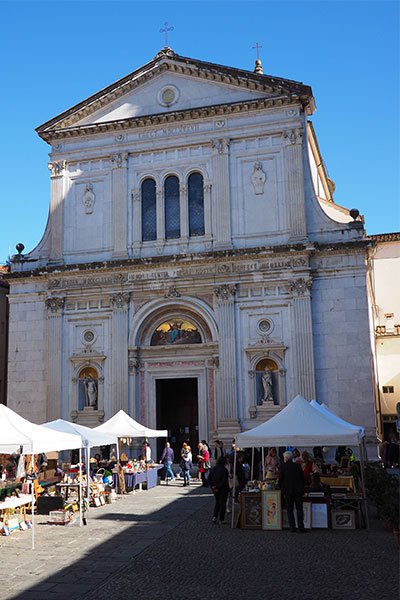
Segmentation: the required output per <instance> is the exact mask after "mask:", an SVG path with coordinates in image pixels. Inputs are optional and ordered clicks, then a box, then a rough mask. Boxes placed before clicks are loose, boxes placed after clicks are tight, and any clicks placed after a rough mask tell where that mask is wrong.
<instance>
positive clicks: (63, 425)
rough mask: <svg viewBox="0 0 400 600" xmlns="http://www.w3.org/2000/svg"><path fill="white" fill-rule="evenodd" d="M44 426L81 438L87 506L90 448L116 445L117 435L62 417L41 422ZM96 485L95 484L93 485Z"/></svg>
mask: <svg viewBox="0 0 400 600" xmlns="http://www.w3.org/2000/svg"><path fill="white" fill-rule="evenodd" d="M43 425H44V427H49V428H50V429H52V430H53V431H59V432H60V433H73V434H75V435H79V436H80V438H81V445H82V448H84V450H85V466H86V499H87V503H88V506H89V498H90V475H89V474H90V449H91V448H94V447H97V446H107V445H113V444H115V446H117V447H118V437H117V436H116V435H113V434H110V433H106V432H103V431H98V430H97V429H91V428H90V427H85V426H84V425H78V424H77V423H70V422H69V421H64V420H63V419H56V420H55V421H49V422H48V423H44V424H43ZM95 487H96V486H95ZM97 487H98V486H97Z"/></svg>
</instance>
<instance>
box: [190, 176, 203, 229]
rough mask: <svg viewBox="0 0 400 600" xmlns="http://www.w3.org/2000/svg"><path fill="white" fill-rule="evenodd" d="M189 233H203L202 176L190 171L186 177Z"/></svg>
mask: <svg viewBox="0 0 400 600" xmlns="http://www.w3.org/2000/svg"><path fill="white" fill-rule="evenodd" d="M188 204H189V235H190V236H194V235H204V186H203V176H202V175H201V174H200V173H192V174H191V175H190V176H189V179H188Z"/></svg>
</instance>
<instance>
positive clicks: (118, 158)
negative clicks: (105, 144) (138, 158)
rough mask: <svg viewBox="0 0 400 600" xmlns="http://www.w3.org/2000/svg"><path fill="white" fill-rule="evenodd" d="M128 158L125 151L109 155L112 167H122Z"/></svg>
mask: <svg viewBox="0 0 400 600" xmlns="http://www.w3.org/2000/svg"><path fill="white" fill-rule="evenodd" d="M127 160H128V153H127V152H119V153H118V154H112V155H111V162H112V166H113V167H114V169H122V167H125V166H126V163H127Z"/></svg>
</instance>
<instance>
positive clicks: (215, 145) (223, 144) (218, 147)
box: [211, 138, 230, 154]
mask: <svg viewBox="0 0 400 600" xmlns="http://www.w3.org/2000/svg"><path fill="white" fill-rule="evenodd" d="M229 145H230V141H229V140H228V139H227V138H222V139H220V140H211V149H212V152H213V154H227V153H228V150H229Z"/></svg>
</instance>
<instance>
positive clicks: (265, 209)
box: [8, 48, 376, 444]
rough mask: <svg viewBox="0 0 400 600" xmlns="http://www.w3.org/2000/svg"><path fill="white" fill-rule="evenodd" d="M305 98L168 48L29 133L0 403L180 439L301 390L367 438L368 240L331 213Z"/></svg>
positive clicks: (307, 94)
mask: <svg viewBox="0 0 400 600" xmlns="http://www.w3.org/2000/svg"><path fill="white" fill-rule="evenodd" d="M314 110H315V106H314V99H313V96H312V90H311V88H310V87H309V86H306V85H304V84H302V83H298V82H295V81H291V80H285V79H281V78H277V77H271V76H268V75H264V74H263V73H262V69H261V65H260V63H257V65H256V72H251V71H244V70H240V69H235V68H230V67H224V66H221V65H216V64H212V63H207V62H203V61H199V60H194V59H191V58H187V57H183V56H180V55H177V54H175V53H174V52H173V51H172V50H171V49H169V48H164V49H163V50H162V51H160V52H159V53H158V54H157V56H156V57H155V58H154V59H153V60H152V61H150V62H149V63H148V64H146V65H144V66H143V67H141V68H140V69H138V70H136V71H134V72H133V73H131V74H130V75H128V76H127V77H125V78H124V79H122V80H120V81H118V82H116V83H115V84H112V85H110V86H109V87H108V88H105V89H103V90H102V91H100V92H99V93H98V94H95V95H94V96H92V97H90V98H88V99H87V100H85V101H83V102H81V103H80V104H78V105H77V106H75V107H73V108H72V109H70V110H67V111H66V112H64V113H62V114H61V115H58V116H57V117H55V118H54V119H52V120H50V121H48V122H47V123H45V124H44V125H42V126H41V127H39V128H38V129H37V131H38V133H39V135H40V136H41V137H42V138H43V139H44V140H45V141H46V142H47V143H48V144H50V146H51V154H50V163H49V169H50V179H51V198H50V213H49V220H48V223H47V227H46V230H45V233H44V236H43V238H42V240H41V242H40V243H39V245H38V246H37V247H36V248H35V249H34V250H33V251H32V252H30V253H29V254H25V255H24V254H22V253H20V254H19V255H16V256H15V257H14V258H13V263H12V272H11V273H10V274H9V276H8V280H9V284H10V331H9V367H8V404H9V406H10V407H11V408H13V409H15V410H17V411H18V412H19V413H21V414H22V415H24V416H26V417H28V418H31V419H32V420H35V421H37V422H43V421H45V420H50V419H55V418H58V417H62V418H64V419H68V420H74V421H77V422H80V423H83V424H88V425H90V426H95V425H96V424H99V423H100V422H102V421H103V420H105V419H108V418H109V417H111V416H112V415H113V414H114V413H115V412H116V411H118V410H119V409H121V408H122V409H124V410H125V411H127V412H128V413H129V414H131V415H132V416H133V417H134V418H135V419H137V420H138V421H141V422H143V423H145V424H146V425H148V426H150V427H158V428H167V429H168V430H169V432H170V434H171V439H172V441H173V442H174V441H175V443H176V444H178V443H180V442H181V441H182V439H186V438H190V439H191V440H192V443H195V442H196V441H197V440H198V439H212V438H216V437H218V438H220V439H224V440H225V441H230V440H231V439H232V437H233V435H234V434H235V433H237V432H238V431H240V430H241V429H248V428H251V427H253V426H255V425H256V424H258V423H261V422H263V421H265V420H266V419H268V418H270V417H271V416H272V415H274V414H276V413H277V412H279V411H280V410H281V409H282V408H283V407H284V406H285V405H286V404H287V403H288V402H290V400H291V399H292V398H293V397H294V396H296V395H297V394H302V395H303V396H304V397H305V398H307V399H308V400H312V399H313V398H317V399H318V400H319V401H320V402H325V403H326V404H327V405H328V407H329V408H331V409H332V410H333V411H335V412H336V413H337V414H339V415H340V416H341V417H343V418H345V419H348V420H350V421H354V422H357V423H360V424H362V425H364V426H365V427H366V429H367V433H368V437H369V440H370V441H371V442H372V441H373V440H374V439H375V433H376V414H375V399H374V384H373V372H372V366H371V365H372V361H371V344H370V334H369V323H368V300H367V267H368V244H369V242H368V240H367V239H366V237H365V232H364V229H363V224H362V221H361V220H360V218H359V217H357V214H353V216H350V214H349V211H348V210H346V209H343V208H342V207H340V206H338V205H337V204H335V202H334V201H333V198H332V193H333V189H334V185H333V182H331V181H330V180H329V178H328V177H327V174H326V171H325V168H324V166H323V161H322V158H321V155H320V151H319V148H318V143H317V139H316V136H315V133H314V130H313V127H312V124H311V123H310V122H309V117H310V116H311V115H312V114H313V112H314Z"/></svg>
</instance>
